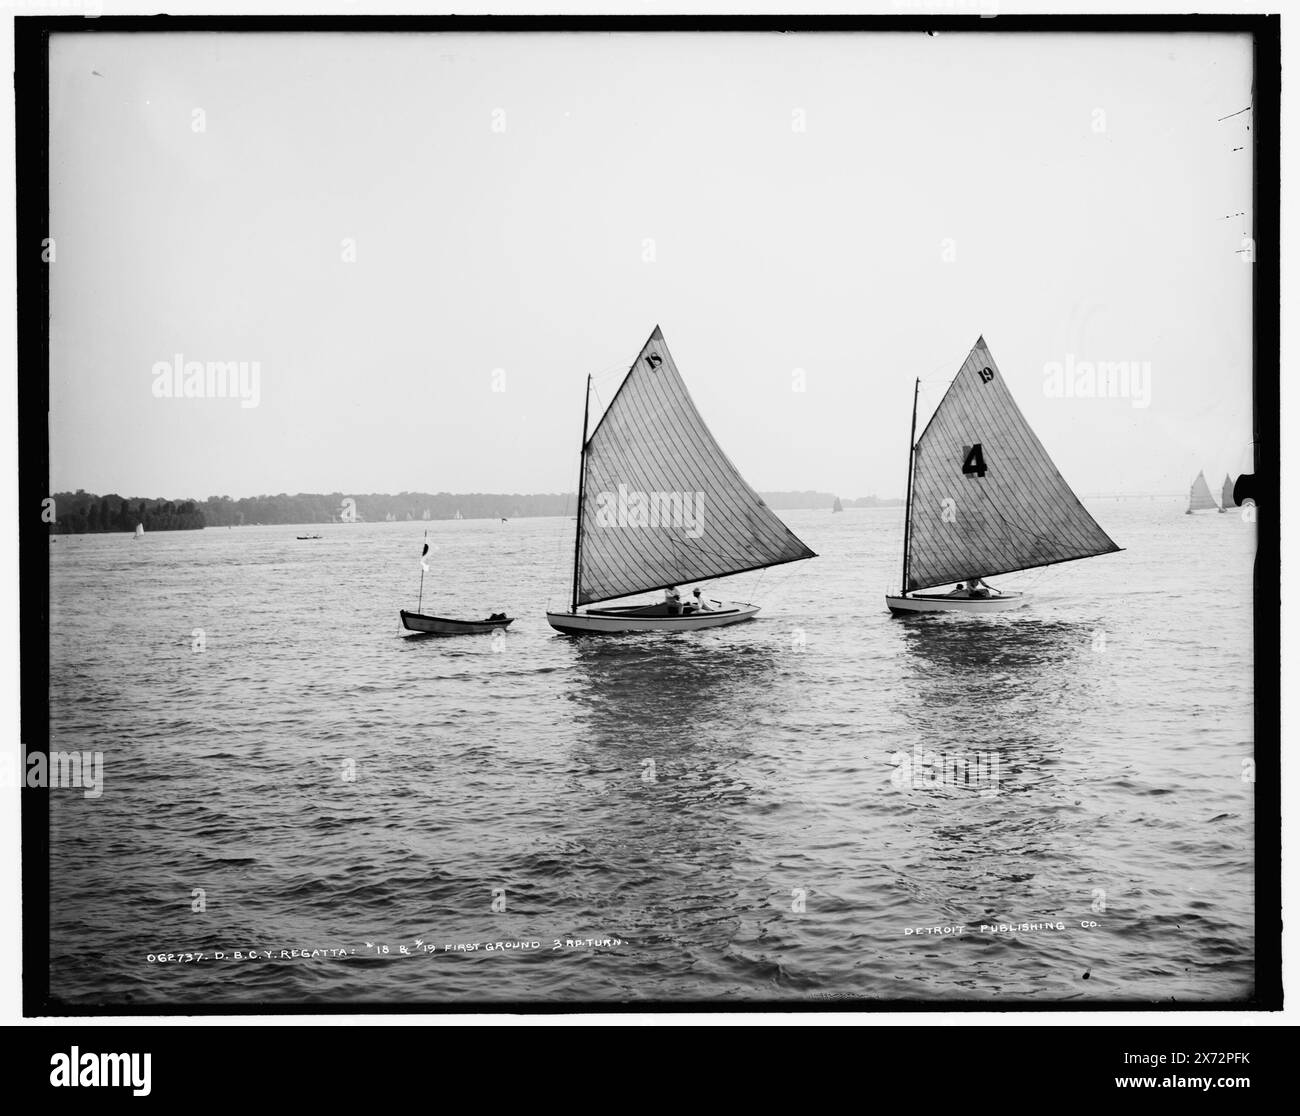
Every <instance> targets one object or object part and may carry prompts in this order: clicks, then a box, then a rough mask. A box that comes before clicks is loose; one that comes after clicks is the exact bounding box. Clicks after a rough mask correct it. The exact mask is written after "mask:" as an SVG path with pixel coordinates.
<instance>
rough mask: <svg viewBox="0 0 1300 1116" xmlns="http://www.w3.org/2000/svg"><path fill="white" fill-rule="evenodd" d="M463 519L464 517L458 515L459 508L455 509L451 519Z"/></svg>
mask: <svg viewBox="0 0 1300 1116" xmlns="http://www.w3.org/2000/svg"><path fill="white" fill-rule="evenodd" d="M464 518H465V517H464V516H463V515H461V514H460V508H457V509H456V514H455V515H453V516H452V519H464Z"/></svg>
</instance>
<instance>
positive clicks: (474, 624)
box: [398, 531, 514, 636]
mask: <svg viewBox="0 0 1300 1116" xmlns="http://www.w3.org/2000/svg"><path fill="white" fill-rule="evenodd" d="M428 557H429V532H428V531H425V533H424V549H423V550H421V551H420V597H419V603H417V604H416V606H415V611H414V612H407V611H406V609H404V608H403V609H399V610H398V615H399V616H400V617H401V620H402V627H403V628H405V629H406V630H407V631H408V632H416V633H418V634H420V635H439V636H453V635H481V634H483V633H485V632H494V631H496V630H497V629H498V628H502V629H504V628H508V627H510V625H511V624H513V623H514V618H513V617H510V616H507V615H506V614H505V613H504V612H494V613H493V614H492V615H491V616H489V617H488V618H487V619H486V620H453V619H451V618H450V617H448V616H425V615H424V613H423V612H421V611H420V610H421V609H422V608H423V607H424V575H425V574H426V573H428V572H429V563H428V561H426V559H427V558H428Z"/></svg>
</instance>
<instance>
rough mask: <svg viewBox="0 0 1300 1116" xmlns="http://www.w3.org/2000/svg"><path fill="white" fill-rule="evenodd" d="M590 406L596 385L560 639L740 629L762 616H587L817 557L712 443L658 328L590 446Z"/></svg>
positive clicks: (720, 609)
mask: <svg viewBox="0 0 1300 1116" xmlns="http://www.w3.org/2000/svg"><path fill="white" fill-rule="evenodd" d="M590 399H591V378H590V377H588V378H587V406H586V407H584V410H583V422H582V426H583V430H582V452H581V465H580V468H579V472H578V523H577V531H576V538H575V540H574V555H573V592H572V603H571V606H570V609H569V611H568V612H548V613H547V614H546V619H547V621H548V622H549V623H550V625H551V627H553V628H555V629H556V630H557V631H561V632H567V633H570V634H578V633H584V632H639V631H691V630H694V629H697V628H716V627H721V626H722V625H724V624H736V623H739V622H740V621H742V620H749V619H752V618H753V617H754V616H755V615H756V614H757V613H758V611H759V606H757V605H753V604H724V603H722V602H720V601H714V602H702V603H703V604H704V605H705V607H702V608H697V607H695V606H694V605H693V604H690V603H688V604H687V605H685V606H683V605H682V604H680V603H679V602H678V601H677V600H675V599H672V598H670V597H669V595H668V594H667V593H666V594H665V600H664V601H662V602H659V603H656V604H650V605H639V606H637V605H633V606H624V607H618V608H589V609H588V610H587V611H586V612H585V613H582V612H579V611H578V606H579V605H590V604H596V603H598V602H601V601H611V600H617V599H618V598H620V597H631V596H634V595H636V594H639V593H649V592H653V591H655V590H671V591H673V592H674V593H675V589H676V586H678V585H683V584H687V583H690V582H694V581H704V580H706V579H712V578H718V577H726V576H728V575H729V574H737V573H744V572H746V571H748V570H761V569H764V568H766V567H767V566H776V565H780V564H781V563H784V562H798V561H801V560H802V559H804V558H815V557H816V555H815V554H814V553H813V552H812V551H811V550H809V549H808V547H807V546H805V545H804V544H803V542H802V541H801V540H800V539H798V538H797V537H796V536H795V535H794V533H793V532H792V531H791V530H790V529H789V528H788V527H787V526H786V525H785V524H784V523H782V522H781V520H780V519H778V518H777V516H776V515H775V513H774V512H772V511H771V509H770V508H768V506H767V505H766V504H765V503H763V501H762V499H760V497H759V496H758V494H757V493H756V492H755V491H754V490H753V489H752V488H750V487H749V485H748V484H746V483H745V481H744V478H742V477H741V475H740V474H739V473H738V472H737V471H736V467H735V466H734V465H732V463H731V462H730V461H728V460H727V457H726V455H725V454H724V453H723V452H722V449H721V448H720V447H719V446H718V443H717V442H716V441H714V439H713V435H712V434H710V433H709V429H708V427H707V426H705V425H704V420H703V419H702V418H701V417H700V414H699V412H698V411H697V410H696V409H695V404H694V402H693V401H692V400H691V397H690V394H689V393H688V392H687V390H686V384H685V383H684V382H683V380H682V378H681V374H680V373H679V372H678V371H677V366H676V364H674V362H673V358H672V355H671V354H670V353H669V352H668V346H667V345H666V344H665V343H664V336H663V334H662V333H661V332H660V330H659V327H658V326H656V327H655V329H654V332H653V333H652V334H651V335H650V339H649V340H648V341H647V342H646V343H645V345H644V347H643V348H642V349H641V352H640V353H639V354H638V355H637V358H636V360H635V361H634V362H633V364H632V367H631V368H630V369H629V370H628V373H627V375H626V376H625V377H624V378H623V382H622V384H620V385H619V388H618V391H617V392H615V394H614V397H613V399H612V400H611V401H610V404H609V406H608V407H607V408H606V409H605V413H604V415H603V416H601V419H600V421H599V422H598V423H597V424H596V428H595V430H593V431H592V432H591V435H590V437H588V435H587V415H588V410H587V407H589V406H590ZM710 604H711V605H712V606H713V607H708V606H709V605H710ZM691 609H693V611H690V610H691Z"/></svg>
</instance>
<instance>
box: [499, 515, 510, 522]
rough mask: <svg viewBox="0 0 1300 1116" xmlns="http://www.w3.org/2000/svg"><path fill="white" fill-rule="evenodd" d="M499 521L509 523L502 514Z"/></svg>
mask: <svg viewBox="0 0 1300 1116" xmlns="http://www.w3.org/2000/svg"><path fill="white" fill-rule="evenodd" d="M501 522H502V523H509V522H510V520H508V519H507V518H506V517H505V516H504V515H503V516H502V517H501Z"/></svg>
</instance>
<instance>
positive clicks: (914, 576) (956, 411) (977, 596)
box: [885, 337, 1120, 616]
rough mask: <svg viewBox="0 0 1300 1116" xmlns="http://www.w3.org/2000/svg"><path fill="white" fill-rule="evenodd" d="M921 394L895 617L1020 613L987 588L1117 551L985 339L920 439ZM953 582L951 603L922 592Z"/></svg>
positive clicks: (1020, 599) (1007, 597)
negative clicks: (1019, 402)
mask: <svg viewBox="0 0 1300 1116" xmlns="http://www.w3.org/2000/svg"><path fill="white" fill-rule="evenodd" d="M920 386H921V381H920V380H917V382H916V389H915V391H914V393H913V396H912V441H913V444H912V445H911V446H910V449H909V453H908V463H907V501H906V507H907V515H906V519H905V521H904V527H903V587H902V590H901V592H900V593H899V594H898V595H897V596H891V595H886V597H885V603H886V604H887V605H888V606H889V611H890V612H892V613H893V614H894V615H895V616H899V615H906V614H909V613H917V612H981V613H982V612H1001V611H1003V610H1005V609H1011V608H1017V607H1019V606H1020V605H1022V604H1023V603H1024V594H1023V593H1009V592H1007V593H1004V592H1001V591H999V590H996V589H993V588H992V587H991V586H987V585H983V584H982V583H981V580H982V579H983V578H985V577H991V576H993V575H995V574H1003V573H1013V572H1015V571H1017V570H1028V569H1033V568H1035V567H1038V566H1051V565H1055V564H1056V563H1058V562H1072V561H1074V560H1076V559H1078V558H1091V557H1094V556H1095V555H1098V554H1110V553H1113V552H1114V551H1117V550H1119V549H1120V548H1119V547H1118V546H1116V545H1115V543H1114V542H1112V541H1111V539H1110V537H1109V536H1108V535H1107V534H1106V532H1105V531H1103V530H1102V529H1101V527H1100V526H1099V525H1098V523H1097V521H1096V520H1095V519H1093V518H1092V516H1091V515H1089V514H1088V512H1087V511H1086V510H1085V509H1084V507H1083V505H1082V504H1081V503H1080V502H1079V498H1078V497H1077V496H1075V494H1074V491H1073V490H1072V489H1071V488H1070V486H1069V485H1068V484H1066V483H1065V479H1064V478H1063V477H1062V476H1061V474H1060V473H1059V472H1057V469H1056V466H1055V465H1054V464H1053V463H1052V459H1051V458H1050V457H1049V456H1048V454H1047V451H1046V450H1045V449H1044V448H1043V444H1042V443H1041V442H1040V441H1039V440H1038V438H1037V437H1036V436H1035V434H1034V432H1033V430H1031V429H1030V427H1029V424H1028V423H1027V422H1026V421H1025V416H1024V415H1022V414H1021V413H1020V408H1019V407H1017V406H1016V402H1015V400H1014V399H1012V398H1011V392H1010V391H1008V390H1007V387H1006V384H1005V382H1004V381H1003V379H1002V373H1001V372H1000V371H998V366H997V364H996V363H994V360H993V356H992V354H991V353H990V352H989V350H988V346H987V345H985V343H984V338H983V337H981V338H980V339H979V340H978V341H976V342H975V347H974V348H973V349H971V351H970V354H969V355H968V356H967V357H966V360H965V362H964V363H963V364H962V366H961V369H960V371H958V373H957V375H956V377H955V378H954V379H953V381H952V384H951V385H950V386H949V388H948V391H947V393H946V394H945V395H944V397H943V399H942V400H941V401H940V402H939V406H938V407H937V408H936V409H935V412H934V414H933V415H932V416H931V417H930V421H929V423H928V424H927V425H926V427H925V429H924V430H923V431H922V432H921V437H920V438H919V439H917V438H916V400H917V396H918V394H919V392H920ZM951 582H959V583H960V584H959V585H958V587H957V588H956V589H954V590H952V591H951V592H948V593H920V592H917V590H921V589H932V588H935V587H936V586H939V585H947V584H949V583H951ZM908 594H912V595H911V596H909V595H908Z"/></svg>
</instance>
